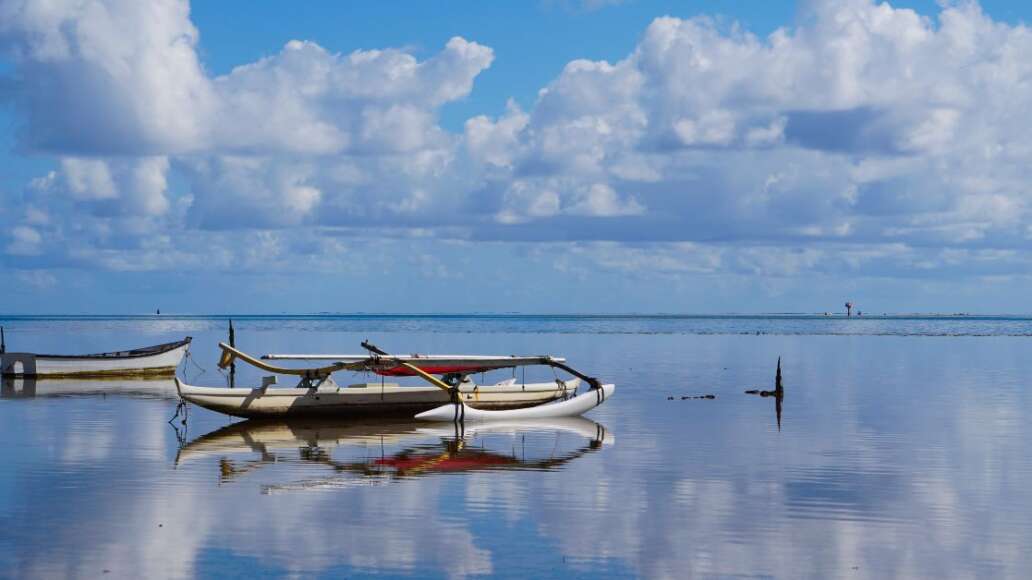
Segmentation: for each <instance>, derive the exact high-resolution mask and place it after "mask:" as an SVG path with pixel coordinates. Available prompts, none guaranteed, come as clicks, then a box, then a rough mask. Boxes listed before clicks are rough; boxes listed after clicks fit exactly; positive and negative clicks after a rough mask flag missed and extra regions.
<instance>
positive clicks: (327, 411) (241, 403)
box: [176, 379, 580, 418]
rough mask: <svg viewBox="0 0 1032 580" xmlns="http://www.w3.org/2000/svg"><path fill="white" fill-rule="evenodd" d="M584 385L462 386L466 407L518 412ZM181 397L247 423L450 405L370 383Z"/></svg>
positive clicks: (434, 393) (425, 392)
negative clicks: (244, 420)
mask: <svg viewBox="0 0 1032 580" xmlns="http://www.w3.org/2000/svg"><path fill="white" fill-rule="evenodd" d="M579 384H580V380H579V379H574V380H570V381H566V382H565V383H562V384H560V383H558V382H550V383H534V384H525V385H521V384H519V383H513V384H499V385H473V384H465V385H463V386H462V387H460V393H461V396H462V400H463V401H464V402H465V403H466V405H468V406H471V407H475V408H478V409H517V408H521V407H529V406H534V405H540V404H542V403H547V402H549V401H554V400H556V399H561V398H563V397H566V396H569V395H572V394H573V392H574V391H575V390H576V388H577V387H578V386H579ZM176 386H177V389H178V390H179V396H180V397H181V398H182V399H183V400H185V401H188V402H190V403H193V404H195V405H197V406H200V407H204V408H205V409H210V410H212V411H218V412H219V413H225V414H227V415H233V416H236V417H245V418H262V417H294V416H306V415H333V416H373V417H378V416H383V417H406V416H407V417H412V416H413V415H416V414H417V413H422V412H423V411H428V410H430V409H433V408H435V407H439V406H440V405H442V404H444V403H447V402H448V400H449V395H448V393H446V392H445V391H443V390H442V389H439V388H437V387H432V386H427V387H403V386H399V385H397V384H393V383H387V384H380V383H368V384H362V385H351V386H347V387H342V386H337V385H330V386H323V387H320V388H313V389H281V388H275V387H269V388H265V389H262V388H253V389H250V388H240V387H237V388H215V387H195V386H191V385H187V384H184V383H183V382H181V381H179V380H178V379H176Z"/></svg>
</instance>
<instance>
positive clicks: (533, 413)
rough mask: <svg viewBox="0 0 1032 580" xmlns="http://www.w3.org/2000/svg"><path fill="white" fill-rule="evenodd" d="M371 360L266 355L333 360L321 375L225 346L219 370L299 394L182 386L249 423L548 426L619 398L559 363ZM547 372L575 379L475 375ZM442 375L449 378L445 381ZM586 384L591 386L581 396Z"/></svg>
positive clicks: (377, 354) (185, 394)
mask: <svg viewBox="0 0 1032 580" xmlns="http://www.w3.org/2000/svg"><path fill="white" fill-rule="evenodd" d="M362 346H363V347H365V348H366V349H367V350H369V352H370V354H369V355H366V356H363V355H265V356H264V357H262V358H263V359H264V360H276V359H279V360H307V361H312V360H329V361H332V362H331V364H328V365H325V366H320V367H314V368H286V367H279V366H275V365H272V364H270V363H267V362H264V360H259V359H256V358H254V357H251V356H250V355H247V354H245V353H243V352H241V351H239V350H237V349H235V348H234V347H232V346H229V345H227V344H225V343H219V347H220V348H221V349H222V358H221V359H220V361H219V366H220V367H222V368H227V367H229V366H230V365H232V364H234V361H236V360H242V361H244V362H246V363H248V364H250V365H252V366H255V367H257V368H259V369H262V370H265V371H268V372H271V373H275V374H278V375H293V376H297V377H300V382H299V384H298V385H297V386H296V387H294V388H275V387H273V386H272V385H274V384H275V383H276V377H274V376H273V377H267V378H265V379H264V380H263V381H262V386H260V387H253V388H239V387H238V388H217V387H200V386H193V385H188V384H186V383H183V382H182V381H179V380H178V379H176V389H177V391H178V393H179V396H180V397H181V398H182V400H183V401H186V402H189V403H193V404H195V405H198V406H200V407H204V408H206V409H210V410H212V411H218V412H220V413H225V414H227V415H233V416H236V417H245V418H270V417H278V418H282V417H296V416H305V415H323V416H325V415H334V416H378V417H379V416H382V417H390V416H409V417H412V416H414V417H415V418H416V419H419V420H423V421H447V422H460V423H461V422H465V421H491V420H519V419H548V418H556V417H572V416H577V415H581V414H583V413H585V412H587V411H589V410H590V409H593V408H595V407H597V406H598V405H601V404H602V403H603V402H604V401H605V400H606V399H607V398H609V397H611V396H612V394H613V392H614V391H615V390H616V387H615V386H614V385H611V384H606V385H603V384H602V383H601V382H600V381H599V380H598V379H595V378H594V377H589V376H587V375H584V374H581V373H580V372H578V371H576V370H574V369H572V368H571V367H569V366H567V365H566V363H565V359H562V358H558V357H551V356H524V357H519V356H462V355H401V356H395V355H389V354H387V353H385V352H383V351H382V350H380V349H379V348H377V347H375V346H373V345H371V344H369V343H368V342H363V343H362ZM530 365H546V366H551V367H554V368H559V369H562V370H565V371H567V372H569V373H570V374H572V375H574V377H575V378H573V379H570V380H566V381H563V380H559V379H556V380H555V381H552V382H548V383H533V384H522V383H517V382H516V381H515V380H514V379H509V380H507V381H502V382H500V383H497V384H494V385H479V384H476V383H474V382H472V381H470V380H469V375H471V374H474V373H481V372H485V371H490V370H496V369H502V368H513V367H517V366H530ZM340 371H351V372H374V373H376V374H379V375H382V376H418V377H421V378H423V379H424V380H426V381H427V382H428V383H430V386H427V387H411V386H401V385H399V384H397V383H358V384H352V385H348V386H341V385H339V384H337V382H336V381H334V380H333V378H332V376H331V375H332V374H333V373H336V372H340ZM435 374H439V375H442V378H437V377H436V376H434V375H435ZM582 383H586V384H587V388H586V389H584V392H583V393H580V394H578V390H579V389H580V387H581V385H582Z"/></svg>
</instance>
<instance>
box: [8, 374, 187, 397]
mask: <svg viewBox="0 0 1032 580" xmlns="http://www.w3.org/2000/svg"><path fill="white" fill-rule="evenodd" d="M74 395H127V396H139V397H159V398H163V399H171V398H174V397H175V396H176V384H175V382H173V381H172V379H166V378H155V379H91V380H85V381H84V380H82V379H42V378H35V377H4V378H3V386H2V387H0V397H2V398H5V399H12V398H30V397H61V396H74Z"/></svg>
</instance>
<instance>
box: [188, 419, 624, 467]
mask: <svg viewBox="0 0 1032 580" xmlns="http://www.w3.org/2000/svg"><path fill="white" fill-rule="evenodd" d="M527 433H568V434H571V435H576V436H579V437H583V438H585V439H588V440H592V441H597V442H599V443H605V444H606V445H611V444H612V443H613V442H614V441H615V439H614V437H613V435H612V434H611V433H610V432H609V431H607V430H606V429H605V427H603V426H602V425H600V424H598V423H596V422H594V421H591V420H589V419H585V418H584V417H565V418H562V419H549V420H537V421H504V422H498V423H477V424H475V425H468V426H465V428H463V427H462V426H454V425H447V426H431V427H428V426H427V425H426V424H425V423H417V422H414V421H371V420H368V419H366V420H363V421H361V422H341V421H334V420H331V419H294V420H291V421H284V420H266V419H250V420H248V421H241V422H239V423H233V424H232V425H227V426H225V427H222V428H220V429H216V430H215V431H212V432H210V433H207V434H205V435H201V436H200V437H197V438H196V439H194V440H193V441H191V442H189V443H187V444H186V445H184V446H183V448H182V449H180V450H179V455H178V457H177V458H176V461H177V463H182V462H184V461H188V460H191V459H196V458H199V457H206V456H222V455H227V454H235V453H252V452H256V453H262V454H264V453H269V452H272V451H283V450H296V449H297V448H298V447H300V446H304V445H307V446H309V447H324V448H331V447H339V446H342V445H362V444H370V443H371V444H377V445H380V444H388V445H395V444H404V443H405V442H406V441H416V440H420V439H427V438H432V437H437V438H453V439H455V438H469V437H475V436H477V435H487V434H505V435H516V434H527Z"/></svg>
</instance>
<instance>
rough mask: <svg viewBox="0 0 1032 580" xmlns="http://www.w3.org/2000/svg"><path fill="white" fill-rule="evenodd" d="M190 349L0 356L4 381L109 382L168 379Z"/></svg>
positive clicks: (168, 347)
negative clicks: (91, 380) (42, 378)
mask: <svg viewBox="0 0 1032 580" xmlns="http://www.w3.org/2000/svg"><path fill="white" fill-rule="evenodd" d="M189 348H190V340H189V339H187V340H183V341H179V342H176V343H169V344H168V345H159V346H156V347H149V348H146V349H138V350H135V351H125V352H124V353H103V354H96V355H81V356H63V355H49V354H34V353H24V352H8V353H4V354H0V372H2V374H3V376H5V377H46V378H51V379H70V378H75V379H111V378H155V377H171V376H173V375H174V374H175V373H176V367H178V366H179V363H180V362H181V361H182V360H183V357H184V356H185V355H186V352H187V350H188V349H189Z"/></svg>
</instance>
